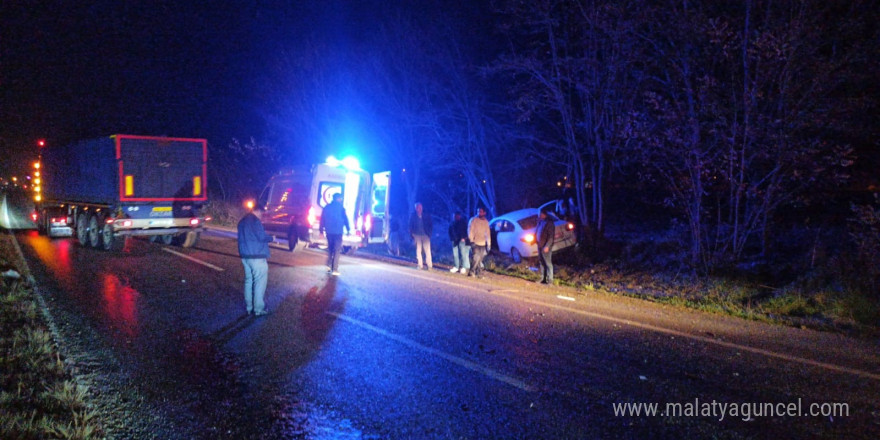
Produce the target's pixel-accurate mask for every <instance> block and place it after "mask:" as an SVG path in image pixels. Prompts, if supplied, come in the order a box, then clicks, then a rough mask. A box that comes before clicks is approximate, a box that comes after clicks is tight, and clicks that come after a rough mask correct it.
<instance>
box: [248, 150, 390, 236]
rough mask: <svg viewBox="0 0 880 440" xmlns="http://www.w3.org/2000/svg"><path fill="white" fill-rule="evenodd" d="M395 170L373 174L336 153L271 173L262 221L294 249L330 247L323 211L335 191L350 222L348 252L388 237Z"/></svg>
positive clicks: (262, 200)
mask: <svg viewBox="0 0 880 440" xmlns="http://www.w3.org/2000/svg"><path fill="white" fill-rule="evenodd" d="M390 177H391V173H390V172H389V171H384V172H381V173H375V174H370V173H369V172H367V171H365V170H363V169H361V167H360V164H359V162H358V161H357V159H355V158H353V157H346V158H345V159H342V160H338V159H336V158H335V157H333V156H330V157H328V158H327V161H326V162H324V163H321V164H317V165H313V166H311V167H297V168H291V169H286V170H283V171H281V172H279V173H278V174H276V175H274V176H272V178H271V179H269V183H268V184H266V187H265V188H264V189H263V191H262V192H261V194H260V198H259V199H258V201H257V205H258V206H261V207H262V208H263V218H262V222H263V227H264V228H265V229H266V232H267V233H268V234H270V235H275V236H276V237H279V238H286V239H287V242H288V248H289V249H290V251H291V252H293V251H295V250H297V249H302V248H305V247H308V246H315V247H326V246H327V238H326V236H321V233H320V224H321V213H322V212H323V210H324V207H325V206H327V204H329V203H330V202H331V201H332V200H333V195H334V194H336V193H341V194H342V204H343V206H344V207H345V212H346V214H347V215H348V223H349V225H350V226H351V230H350V233H349V234H346V235H344V236H343V238H342V246H343V251H344V252H350V251H354V250H356V249H358V248H360V247H363V246H366V245H367V244H370V243H385V242H386V241H387V240H388V220H389V216H388V196H389V193H388V189H389V183H390Z"/></svg>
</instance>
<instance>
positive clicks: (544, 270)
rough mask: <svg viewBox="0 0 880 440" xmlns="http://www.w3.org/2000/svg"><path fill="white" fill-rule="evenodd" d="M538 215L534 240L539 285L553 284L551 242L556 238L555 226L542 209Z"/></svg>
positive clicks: (545, 210)
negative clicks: (539, 267)
mask: <svg viewBox="0 0 880 440" xmlns="http://www.w3.org/2000/svg"><path fill="white" fill-rule="evenodd" d="M538 215H539V220H538V228H537V229H536V230H535V238H536V239H537V241H538V243H537V244H538V261H539V262H540V263H541V276H542V279H541V283H542V284H553V242H554V240H555V238H556V225H555V224H554V223H553V218H551V217H550V216H549V215H548V214H547V209H542V210H541V213H540V214H538Z"/></svg>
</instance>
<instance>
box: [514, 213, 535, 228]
mask: <svg viewBox="0 0 880 440" xmlns="http://www.w3.org/2000/svg"><path fill="white" fill-rule="evenodd" d="M517 223H519V227H521V228H523V229H534V228H535V227H537V226H538V216H537V215H530V216H528V217H526V218H523V219H520V220H519V221H518V222H517Z"/></svg>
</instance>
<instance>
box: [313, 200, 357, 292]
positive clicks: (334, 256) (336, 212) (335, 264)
mask: <svg viewBox="0 0 880 440" xmlns="http://www.w3.org/2000/svg"><path fill="white" fill-rule="evenodd" d="M343 228H344V229H345V232H346V233H347V234H350V233H351V227H350V226H349V224H348V215H347V214H346V213H345V207H344V206H342V193H336V194H333V201H332V202H330V203H328V204H327V206H325V207H324V211H323V212H322V213H321V229H320V232H321V235H324V233H325V232H326V234H327V272H330V274H331V275H337V276H338V275H339V252H340V251H341V250H342V230H343Z"/></svg>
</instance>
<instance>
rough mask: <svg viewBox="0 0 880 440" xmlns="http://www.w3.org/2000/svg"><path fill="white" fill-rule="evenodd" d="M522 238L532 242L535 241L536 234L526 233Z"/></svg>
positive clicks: (526, 241) (524, 240)
mask: <svg viewBox="0 0 880 440" xmlns="http://www.w3.org/2000/svg"><path fill="white" fill-rule="evenodd" d="M520 240H522V241H523V242H525V243H528V244H532V243H534V242H535V234H526V235H524V236H523V238H521V239H520Z"/></svg>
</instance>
